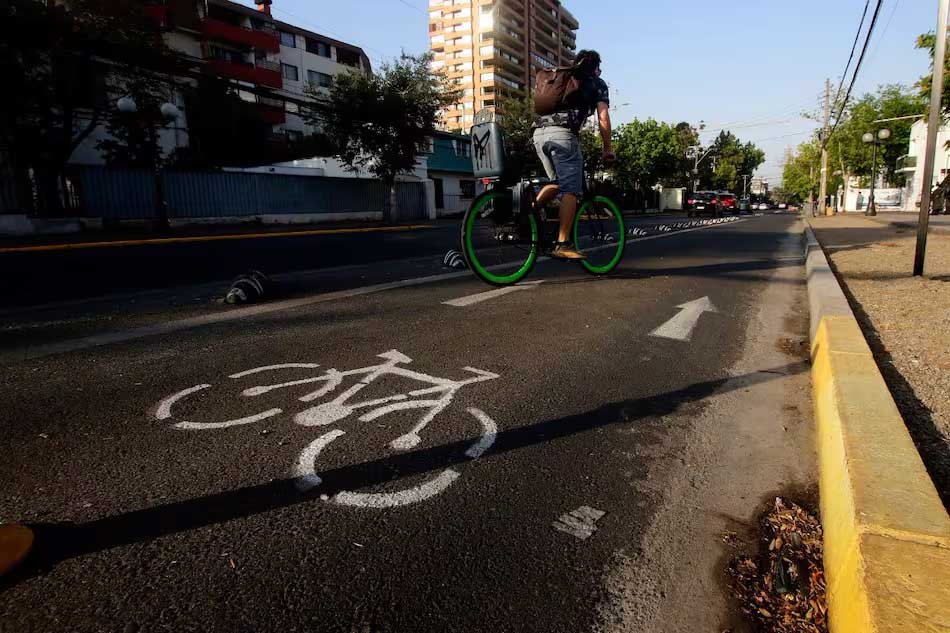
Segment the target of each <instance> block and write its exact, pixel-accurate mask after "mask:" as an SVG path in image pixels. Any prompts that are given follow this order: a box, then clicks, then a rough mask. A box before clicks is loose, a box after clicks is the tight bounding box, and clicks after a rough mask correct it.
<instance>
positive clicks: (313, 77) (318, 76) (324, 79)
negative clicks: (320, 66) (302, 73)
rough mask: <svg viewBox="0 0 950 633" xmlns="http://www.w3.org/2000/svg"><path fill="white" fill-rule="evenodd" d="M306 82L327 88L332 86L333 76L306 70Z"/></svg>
mask: <svg viewBox="0 0 950 633" xmlns="http://www.w3.org/2000/svg"><path fill="white" fill-rule="evenodd" d="M307 81H309V82H310V83H312V84H313V85H314V86H319V87H321V88H329V87H330V86H332V85H333V76H332V75H328V74H326V73H321V72H317V71H315V70H308V71H307Z"/></svg>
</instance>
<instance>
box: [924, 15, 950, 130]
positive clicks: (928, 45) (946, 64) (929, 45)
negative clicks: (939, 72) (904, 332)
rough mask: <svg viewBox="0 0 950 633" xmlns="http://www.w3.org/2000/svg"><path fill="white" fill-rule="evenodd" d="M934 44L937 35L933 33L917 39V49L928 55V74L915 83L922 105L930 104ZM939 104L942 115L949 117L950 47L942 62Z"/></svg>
mask: <svg viewBox="0 0 950 633" xmlns="http://www.w3.org/2000/svg"><path fill="white" fill-rule="evenodd" d="M936 44H937V34H936V33H934V32H933V31H930V32H929V33H924V34H923V35H920V36H919V37H918V38H917V48H919V49H923V50H925V51H927V52H929V53H930V73H928V74H927V75H924V76H923V77H921V78H920V80H918V82H917V88H918V89H919V90H920V96H921V98H922V99H923V102H924V103H929V102H930V86H931V84H932V83H933V71H934V63H933V59H934V53H935V50H934V48H935V46H936ZM941 103H942V104H943V113H944V115H945V116H950V47H947V54H946V56H945V57H944V61H943V95H942V99H941Z"/></svg>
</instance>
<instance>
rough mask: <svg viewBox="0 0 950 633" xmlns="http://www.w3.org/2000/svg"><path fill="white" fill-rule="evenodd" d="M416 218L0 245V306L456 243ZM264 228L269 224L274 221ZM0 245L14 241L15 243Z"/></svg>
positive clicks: (442, 224)
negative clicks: (62, 245)
mask: <svg viewBox="0 0 950 633" xmlns="http://www.w3.org/2000/svg"><path fill="white" fill-rule="evenodd" d="M672 217H674V216H671V215H651V216H630V217H629V218H628V224H629V226H637V225H641V224H655V223H657V222H663V221H666V220H670V219H671V218H672ZM677 217H683V216H682V215H681V216H677ZM417 224H418V225H419V226H427V227H429V228H426V229H422V230H412V231H409V230H407V231H398V230H396V231H391V230H383V231H379V232H372V231H371V232H361V233H340V234H336V235H306V234H301V235H299V236H294V235H289V236H284V237H264V238H254V239H251V238H249V239H236V240H231V239H229V240H215V241H202V242H183V243H182V242H179V243H173V244H147V243H146V244H140V245H132V246H129V245H123V246H110V245H108V242H106V243H105V244H104V245H103V246H102V247H99V248H84V249H64V250H57V251H25V252H5V251H4V249H3V248H0V270H2V271H3V273H4V274H3V275H2V276H0V308H3V307H11V306H28V305H35V304H47V303H50V302H56V301H64V300H74V299H79V298H88V297H93V296H98V295H109V294H114V293H126V292H134V291H141V290H149V289H167V288H171V287H175V286H182V285H193V284H197V283H202V282H215V281H216V282H226V281H230V280H231V279H233V278H234V277H235V276H236V275H238V274H241V273H244V272H247V271H248V270H251V269H258V270H261V271H264V272H265V273H267V274H268V275H279V274H281V273H293V272H300V271H314V270H320V269H327V268H339V267H348V266H356V265H365V264H378V263H382V262H401V261H404V260H406V259H420V258H425V259H426V260H427V261H429V262H433V263H435V262H438V261H439V259H440V258H441V257H442V255H443V254H444V253H445V252H446V250H448V249H450V248H458V242H459V236H458V230H459V221H458V220H438V221H436V222H425V223H417ZM317 228H318V229H319V228H320V227H317ZM242 230H243V231H248V229H242ZM268 230H269V231H271V232H273V231H274V230H275V227H271V228H270V229H268ZM291 230H293V229H292V228H291V229H287V228H285V229H284V231H291ZM263 234H264V235H267V233H266V232H265V233H263ZM176 235H177V234H173V235H172V236H171V237H176ZM112 237H121V236H112ZM138 237H141V236H138ZM154 237H156V238H160V237H161V236H154ZM53 239H55V238H53ZM146 239H147V238H146ZM77 240H79V241H87V242H99V241H101V240H103V238H102V237H97V236H96V235H95V234H89V235H88V236H85V237H84V236H72V237H70V236H67V243H71V242H75V241H77ZM46 241H49V240H44V243H45V242H46ZM23 245H26V246H33V245H34V244H33V243H32V242H30V243H24V244H23ZM2 246H4V247H6V248H11V247H12V248H16V246H18V244H17V243H13V242H11V243H9V244H4V245H2Z"/></svg>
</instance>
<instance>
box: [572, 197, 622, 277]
mask: <svg viewBox="0 0 950 633" xmlns="http://www.w3.org/2000/svg"><path fill="white" fill-rule="evenodd" d="M574 244H575V245H576V246H577V248H578V249H580V250H582V251H583V252H584V254H585V255H587V259H582V260H580V264H581V266H583V267H584V268H585V269H586V270H587V272H589V273H592V274H594V275H606V274H607V273H609V272H610V271H612V270H613V269H614V268H616V267H617V264H619V263H620V260H621V259H622V258H623V251H624V249H625V248H626V246H627V232H626V231H625V230H624V226H623V214H622V213H620V209H618V208H617V205H615V204H614V203H613V201H612V200H611V199H610V198H606V197H604V196H597V197H595V198H593V199H592V200H588V201H586V202H584V204H583V205H581V208H580V209H579V210H578V212H577V215H576V217H575V218H574Z"/></svg>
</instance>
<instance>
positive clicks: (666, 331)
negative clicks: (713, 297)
mask: <svg viewBox="0 0 950 633" xmlns="http://www.w3.org/2000/svg"><path fill="white" fill-rule="evenodd" d="M676 307H677V308H679V309H680V313H679V314H677V315H676V316H675V317H673V318H672V319H670V320H669V321H667V322H666V323H664V324H663V325H661V326H660V327H658V328H656V329H655V330H653V331H652V332H650V336H657V337H660V338H669V339H673V340H674V341H688V340H690V339H691V338H692V336H693V330H694V329H695V328H696V324H697V323H699V317H700V316H701V315H702V314H703V312H718V310H717V309H716V306H714V305H713V304H712V301H710V300H709V297H703V298H701V299H695V300H693V301H689V302H687V303H683V304H680V305H678V306H676Z"/></svg>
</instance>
